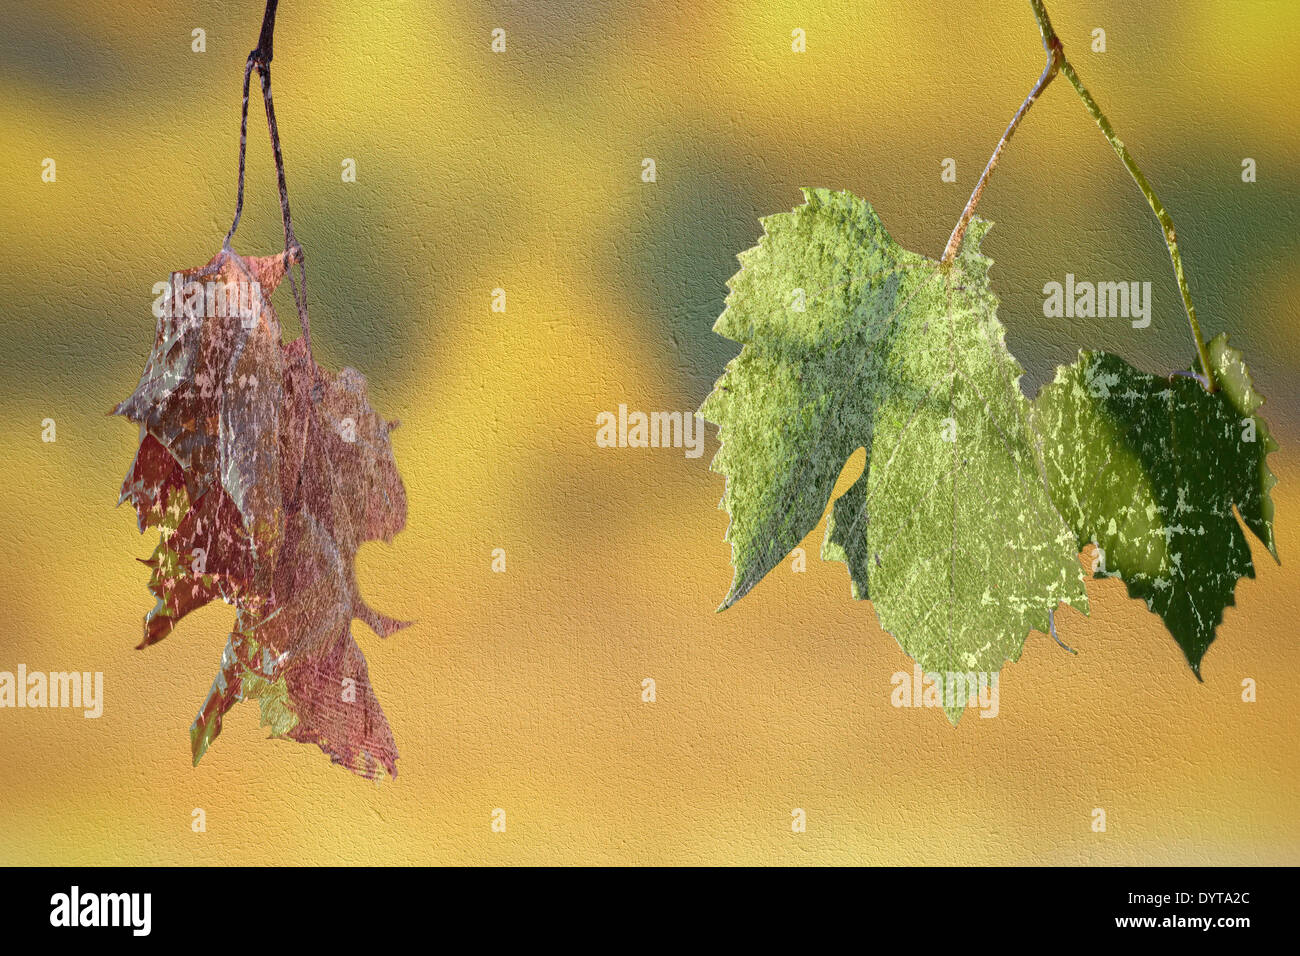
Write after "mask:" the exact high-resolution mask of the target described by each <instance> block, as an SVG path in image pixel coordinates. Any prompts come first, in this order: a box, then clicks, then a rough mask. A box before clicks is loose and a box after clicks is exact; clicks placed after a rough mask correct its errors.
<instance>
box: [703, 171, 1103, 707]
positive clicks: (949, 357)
mask: <svg viewBox="0 0 1300 956" xmlns="http://www.w3.org/2000/svg"><path fill="white" fill-rule="evenodd" d="M804 195H805V199H806V202H805V204H804V205H803V206H800V207H798V208H796V209H795V210H794V211H793V212H789V213H781V214H779V215H775V216H770V217H768V218H766V219H764V220H763V226H764V230H765V234H764V236H763V237H762V238H761V239H760V240H759V243H758V245H757V246H756V247H754V248H753V249H750V250H748V251H747V252H744V253H742V254H741V255H740V257H739V258H740V262H741V270H740V272H739V273H737V274H736V275H735V276H733V277H732V279H731V280H730V282H729V288H730V292H729V294H728V296H727V304H726V308H725V310H724V311H723V313H722V315H721V316H720V317H719V318H718V321H717V323H716V325H715V326H714V330H715V331H716V332H718V333H719V334H721V335H724V336H726V337H727V338H730V339H732V340H734V341H737V342H740V343H742V344H743V346H744V347H743V348H742V349H741V352H740V354H739V355H738V356H737V357H736V358H735V359H734V360H732V362H731V363H730V364H729V365H728V367H727V371H726V373H725V374H724V375H723V377H722V378H721V379H720V380H719V381H718V383H717V386H716V387H715V389H714V391H713V393H712V394H711V395H710V396H709V398H708V399H707V400H706V401H705V403H704V405H703V407H702V408H701V410H700V414H701V415H702V416H703V417H705V418H706V419H708V420H709V421H712V422H714V423H715V424H717V425H718V426H719V431H718V437H719V440H720V441H721V443H722V444H721V448H720V449H719V451H718V453H717V456H716V457H715V458H714V460H713V464H712V468H713V470H715V471H717V472H720V473H722V474H724V475H725V476H726V478H727V482H726V492H725V494H724V497H723V501H722V507H724V508H725V509H726V510H727V511H728V513H729V514H730V516H731V523H730V527H729V528H728V532H727V539H728V540H729V541H730V542H731V545H732V563H733V564H734V566H735V579H734V581H733V583H732V587H731V590H730V593H729V594H728V595H727V597H726V599H725V601H724V602H723V605H722V608H720V609H719V610H721V609H724V608H727V607H730V606H731V605H732V604H734V603H735V602H736V601H738V600H740V598H742V597H744V596H745V594H747V593H748V592H749V591H750V589H751V588H753V587H754V586H755V585H756V584H757V583H758V582H759V580H761V579H762V578H763V576H764V575H766V574H767V573H768V572H769V571H770V570H772V568H773V567H775V566H776V565H777V564H778V563H779V562H780V561H781V560H782V559H783V558H784V557H785V556H786V555H787V554H789V553H790V551H791V550H792V549H793V548H794V547H795V546H796V545H798V543H799V542H800V541H801V540H802V539H803V537H804V536H805V535H807V534H808V533H809V532H810V531H811V530H812V529H813V528H814V527H815V526H816V525H817V523H818V521H820V519H821V516H822V515H823V513H824V512H825V510H826V505H827V502H828V499H829V497H830V495H831V492H832V490H833V488H834V485H835V482H836V479H837V477H838V476H839V474H840V472H841V470H842V468H843V466H844V463H845V461H846V459H848V457H849V456H850V455H851V454H853V452H854V451H855V450H856V449H858V448H864V449H865V450H866V468H865V470H864V472H863V474H862V476H861V477H860V478H859V479H858V480H857V481H856V482H855V483H854V484H853V485H852V486H851V487H850V488H849V490H848V491H847V492H845V493H844V494H843V495H842V496H840V498H838V499H837V500H836V502H835V504H834V507H833V510H832V514H831V518H830V521H829V524H828V528H827V534H826V539H825V543H824V545H823V557H824V558H828V559H835V560H841V561H843V562H844V563H845V564H846V565H847V567H848V571H849V575H850V579H851V581H852V585H853V593H854V595H855V596H856V597H859V598H868V597H869V598H870V599H871V601H872V602H873V604H874V606H875V609H876V614H877V616H878V617H879V619H880V624H881V627H883V628H884V629H885V630H887V631H889V632H890V633H891V634H893V635H894V637H895V638H896V639H897V640H898V642H899V644H900V645H901V646H902V647H903V649H904V650H905V651H906V652H907V653H908V654H909V655H911V656H912V657H914V658H915V659H916V660H917V661H918V662H919V663H920V664H921V666H922V667H923V668H924V669H925V670H926V671H927V672H940V673H942V674H945V675H950V674H956V673H962V674H965V673H971V672H982V673H991V672H996V671H998V670H1000V668H1001V667H1002V664H1003V662H1004V661H1006V660H1008V659H1010V660H1016V659H1017V658H1018V657H1019V656H1020V652H1021V649H1022V647H1023V645H1024V641H1025V637H1026V635H1027V633H1028V632H1029V631H1030V630H1039V631H1044V632H1046V631H1047V630H1048V629H1049V627H1050V617H1049V615H1050V613H1051V612H1052V611H1053V610H1054V609H1055V608H1056V606H1057V604H1058V603H1060V602H1066V603H1069V604H1072V605H1074V606H1076V607H1079V608H1080V609H1086V607H1087V598H1086V595H1085V593H1084V586H1083V576H1082V571H1081V569H1080V567H1079V562H1078V557H1077V555H1078V549H1077V547H1076V545H1075V539H1074V535H1073V533H1072V532H1071V530H1070V529H1069V528H1068V527H1067V526H1066V524H1065V521H1064V520H1063V519H1062V517H1061V516H1060V514H1058V513H1057V511H1056V509H1055V507H1054V506H1053V504H1052V501H1051V499H1050V498H1049V496H1048V492H1047V487H1046V482H1045V479H1044V474H1043V467H1042V462H1041V459H1040V456H1039V450H1038V449H1037V447H1036V444H1035V440H1034V437H1033V432H1032V430H1031V428H1030V407H1029V403H1028V401H1027V400H1026V399H1025V397H1024V394H1023V393H1022V392H1021V390H1020V385H1019V380H1020V376H1021V375H1022V374H1023V370H1022V369H1021V368H1020V366H1019V365H1018V364H1017V363H1016V361H1015V359H1014V358H1013V357H1012V356H1011V354H1010V352H1008V351H1007V348H1006V345H1005V342H1004V334H1003V329H1002V326H1001V324H1000V323H999V322H998V320H997V317H996V315H995V309H996V299H995V298H994V296H993V294H992V292H991V291H990V288H989V277H988V272H989V267H990V266H991V264H992V262H991V260H990V259H988V258H987V257H985V256H983V255H981V254H980V252H979V243H980V240H981V238H982V236H983V235H984V233H985V232H986V231H987V229H988V227H989V224H988V223H986V222H984V221H982V220H979V219H975V220H973V221H972V222H971V225H970V227H969V230H968V232H967V234H966V238H965V241H964V242H963V244H962V246H961V250H960V253H959V254H958V255H957V256H956V257H955V259H954V261H953V263H952V264H951V265H950V266H944V265H941V264H940V263H939V262H937V261H935V260H933V259H928V258H926V257H924V256H920V255H917V254H915V253H912V252H908V251H907V250H905V249H903V248H902V247H901V246H899V245H898V244H897V243H896V242H895V241H894V240H893V239H892V238H891V237H890V236H889V234H888V233H887V232H886V231H885V228H884V226H883V224H882V223H881V221H880V219H879V218H878V217H877V216H876V214H875V212H874V211H873V210H872V208H871V206H870V205H869V204H867V203H866V202H864V201H862V200H860V199H858V198H856V197H855V196H853V195H851V194H850V193H848V192H838V193H835V192H831V191H829V190H825V189H815V190H807V189H806V190H804ZM947 686H949V688H951V684H948V685H947ZM949 694H950V696H948V697H947V699H945V701H944V703H945V710H946V712H947V714H948V717H949V719H950V720H951V721H952V722H953V723H956V722H957V720H958V719H959V718H960V716H961V713H962V711H963V710H964V708H965V705H966V700H965V699H954V695H952V694H951V689H950V691H949Z"/></svg>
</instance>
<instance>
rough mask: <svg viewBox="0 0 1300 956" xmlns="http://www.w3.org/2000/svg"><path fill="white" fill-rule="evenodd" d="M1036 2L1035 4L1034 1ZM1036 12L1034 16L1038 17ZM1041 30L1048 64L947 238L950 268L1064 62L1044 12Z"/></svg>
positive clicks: (998, 146) (1003, 135)
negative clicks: (1005, 155)
mask: <svg viewBox="0 0 1300 956" xmlns="http://www.w3.org/2000/svg"><path fill="white" fill-rule="evenodd" d="M1031 2H1036V0H1031ZM1041 7H1042V4H1041V3H1037V9H1041ZM1037 9H1036V10H1035V13H1037ZM1038 28H1039V30H1040V31H1041V32H1042V34H1043V49H1044V50H1046V51H1047V64H1046V65H1045V66H1044V67H1043V72H1042V75H1041V76H1039V77H1038V82H1037V83H1035V84H1034V87H1033V89H1031V90H1030V91H1029V95H1028V96H1026V97H1025V101H1024V102H1023V103H1021V104H1020V109H1018V110H1016V115H1015V116H1013V117H1011V123H1010V124H1009V125H1008V126H1007V130H1006V132H1005V133H1003V134H1002V138H1001V139H1000V140H998V145H997V147H996V148H995V149H994V150H993V155H992V156H990V157H989V161H988V163H987V165H985V167H984V172H982V173H980V178H979V182H977V183H976V184H975V190H974V192H972V193H971V194H970V199H968V200H966V208H965V209H963V210H962V211H961V218H960V219H958V220H957V225H956V226H954V227H953V230H952V235H951V236H949V237H948V245H947V246H946V247H945V248H944V250H943V258H942V259H941V260H940V261H941V262H943V263H945V264H947V263H950V262H952V261H953V259H955V258H956V257H957V250H958V249H960V248H961V240H962V237H963V236H965V235H966V227H967V226H969V225H970V221H971V217H972V216H974V215H975V207H976V206H977V205H978V204H979V201H980V196H982V195H983V193H984V187H985V186H986V185H988V181H989V177H990V176H991V175H993V170H994V169H995V168H997V165H998V160H999V159H1001V158H1002V150H1003V149H1005V148H1006V145H1007V143H1008V142H1010V141H1011V137H1012V136H1013V135H1015V132H1016V127H1018V126H1019V125H1020V121H1021V120H1022V119H1024V118H1025V114H1026V113H1028V112H1029V107H1031V106H1033V105H1034V101H1035V100H1037V99H1038V97H1039V96H1040V95H1041V94H1042V92H1043V90H1045V89H1047V84H1049V83H1051V82H1052V80H1053V79H1055V78H1056V73H1057V71H1058V70H1059V69H1060V68H1061V65H1062V64H1063V63H1064V62H1065V52H1064V51H1063V50H1062V49H1061V41H1060V40H1059V39H1057V36H1056V33H1055V32H1053V30H1052V24H1051V22H1050V21H1049V20H1048V19H1047V11H1046V10H1044V11H1043V15H1042V18H1041V19H1040V20H1039V22H1038Z"/></svg>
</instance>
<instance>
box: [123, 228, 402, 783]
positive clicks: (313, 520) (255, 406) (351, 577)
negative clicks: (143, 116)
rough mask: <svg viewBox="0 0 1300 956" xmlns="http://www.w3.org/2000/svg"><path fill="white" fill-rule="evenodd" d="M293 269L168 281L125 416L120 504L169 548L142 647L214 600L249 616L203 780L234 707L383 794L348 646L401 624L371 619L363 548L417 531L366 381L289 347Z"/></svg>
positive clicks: (382, 754)
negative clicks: (280, 292)
mask: <svg viewBox="0 0 1300 956" xmlns="http://www.w3.org/2000/svg"><path fill="white" fill-rule="evenodd" d="M284 270H285V256H284V255H275V256H265V257H260V258H256V257H249V258H244V257H240V256H238V255H236V254H234V253H233V252H229V251H222V252H220V253H218V254H217V255H216V256H215V257H214V258H213V259H212V261H211V262H209V263H208V264H207V265H206V266H203V267H202V268H198V269H190V270H186V271H184V272H178V273H175V274H173V276H172V282H171V287H170V289H169V295H168V296H167V297H165V301H164V302H163V310H162V313H163V314H162V315H161V317H160V318H159V320H158V329H157V336H156V340H155V343H154V347H153V351H152V353H151V354H150V356H149V359H148V361H147V363H146V365H145V370H144V373H143V375H142V376H141V379H140V384H139V385H138V386H137V387H136V389H135V391H134V392H133V393H132V394H131V395H130V396H129V397H128V398H127V399H126V400H125V401H123V402H122V403H121V404H120V405H118V406H117V408H115V409H114V413H115V414H119V415H122V416H124V417H126V418H127V419H129V420H131V421H133V422H136V423H137V424H139V425H140V427H141V442H140V448H139V450H138V451H137V453H136V459H135V461H134V462H133V464H132V467H131V470H130V471H129V472H128V474H127V476H126V480H125V481H124V483H123V486H122V495H121V498H120V500H119V503H120V502H121V501H126V500H130V501H131V502H132V504H133V505H134V507H135V509H136V513H137V517H138V520H139V524H140V528H141V530H142V531H143V530H144V529H145V528H147V527H151V526H157V527H159V528H160V529H161V532H162V537H161V540H160V542H159V545H158V548H157V550H156V551H155V552H154V555H153V557H152V558H150V559H149V561H147V562H146V563H147V564H149V566H150V567H151V568H152V569H153V575H152V578H151V580H150V582H149V588H150V590H151V591H152V592H153V593H154V595H155V597H156V598H157V604H156V605H155V607H154V609H153V610H152V611H150V612H149V614H148V616H147V617H146V619H145V637H144V640H143V641H142V643H141V645H140V646H141V647H145V646H147V645H150V644H153V643H156V642H157V641H159V640H162V638H164V637H165V636H166V635H167V634H169V633H170V632H171V631H172V629H173V628H174V627H175V626H176V624H177V622H179V620H180V619H181V618H182V617H184V615H185V614H187V613H188V612H189V611H191V610H193V609H194V608H196V607H200V606H202V605H204V604H206V603H208V602H210V601H212V600H213V599H214V598H221V599H222V600H224V601H226V602H227V603H231V604H234V605H235V607H236V624H235V628H234V630H233V631H232V633H231V635H230V638H229V640H228V642H227V646H226V651H225V653H224V654H223V655H222V662H221V670H220V671H219V673H218V675H217V679H216V681H215V682H214V683H213V686H212V690H211V691H210V693H209V695H208V699H207V700H206V701H205V702H204V705H203V707H202V709H201V710H200V712H199V715H198V717H197V718H196V719H195V722H194V726H193V727H191V743H192V750H193V754H194V760H195V762H196V763H197V762H198V760H199V758H200V757H202V755H203V753H204V752H205V751H206V749H207V747H208V746H209V745H210V744H211V742H212V740H213V739H214V738H215V737H216V736H217V734H218V733H220V730H221V720H222V716H223V715H224V714H225V712H226V711H227V710H229V708H230V707H231V706H233V705H234V704H235V703H236V702H237V701H239V700H244V699H249V698H257V699H258V700H259V701H260V703H261V706H262V720H263V723H264V724H268V725H269V726H270V727H271V730H272V735H273V736H285V737H289V738H291V739H294V740H299V741H303V742H312V743H316V744H318V745H319V746H320V747H321V749H322V750H324V751H325V752H326V753H328V754H329V755H330V756H331V758H332V759H333V760H334V761H336V762H338V763H342V764H344V765H345V766H347V767H349V768H350V769H352V770H354V771H355V772H357V773H359V774H361V775H363V776H367V777H373V776H376V775H377V774H379V773H381V772H384V771H386V772H387V773H389V774H396V760H397V749H396V746H395V745H394V742H393V737H392V732H391V731H390V729H389V727H388V722H387V720H386V719H385V718H384V714H383V710H382V709H381V708H380V706H379V702H378V699H377V698H376V697H375V694H374V691H373V689H372V688H371V686H370V680H369V673H368V669H367V667H366V662H365V658H364V657H363V655H362V653H361V650H360V648H359V647H357V645H356V643H355V641H354V640H353V639H352V634H351V621H352V618H354V617H359V618H361V619H362V620H363V621H365V622H366V623H367V624H368V625H369V626H370V627H371V628H372V629H374V630H375V631H376V632H378V633H379V634H381V635H383V636H388V635H389V634H391V633H393V632H394V631H396V630H398V629H399V628H401V627H403V626H404V624H403V623H402V622H400V621H397V620H394V619H393V618H389V617H386V616H384V615H381V614H379V613H377V612H375V611H374V610H372V609H371V608H369V607H368V606H367V605H366V604H365V603H364V602H363V601H362V600H361V597H360V594H359V589H358V587H357V581H356V553H357V549H358V548H359V547H360V546H361V545H362V544H363V543H364V542H366V541H372V540H384V541H389V540H391V539H392V537H393V535H395V534H396V533H397V532H398V531H400V530H401V529H402V527H403V526H404V525H405V524H406V491H405V489H404V487H403V485H402V480H401V477H400V476H399V474H398V472H397V465H396V462H395V461H394V459H393V451H392V446H391V444H390V441H389V432H390V431H391V430H392V428H393V427H394V425H393V424H390V423H388V422H386V421H384V420H383V419H382V418H380V417H379V416H378V415H377V414H376V413H375V411H374V409H372V408H371V407H370V403H369V399H368V398H367V395H366V383H365V379H364V378H363V377H362V376H361V375H360V373H358V372H356V371H355V370H353V369H350V368H345V369H344V370H343V371H342V372H340V373H339V374H337V375H335V374H333V373H330V372H328V371H326V370H324V369H322V368H320V367H319V366H318V365H316V364H315V362H314V361H313V360H312V358H311V356H310V355H308V353H307V348H306V344H305V342H304V341H303V340H302V339H301V338H299V339H296V340H294V341H293V342H289V343H287V344H282V343H281V341H280V323H279V320H278V318H277V316H276V314H275V310H274V309H273V308H272V307H271V304H270V301H269V297H270V295H271V293H272V292H273V291H274V289H275V287H276V286H277V285H278V284H279V283H280V281H281V279H282V278H283V277H284Z"/></svg>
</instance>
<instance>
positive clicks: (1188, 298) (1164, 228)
mask: <svg viewBox="0 0 1300 956" xmlns="http://www.w3.org/2000/svg"><path fill="white" fill-rule="evenodd" d="M1029 6H1030V7H1031V8H1032V9H1033V11H1034V19H1035V20H1037V21H1038V30H1039V32H1040V33H1041V34H1042V35H1043V49H1045V50H1047V66H1045V67H1044V68H1043V75H1042V76H1040V77H1039V78H1038V82H1037V83H1035V84H1034V88H1033V89H1032V90H1030V91H1029V96H1027V97H1025V101H1024V103H1022V104H1021V106H1020V109H1019V110H1017V111H1016V115H1015V116H1013V117H1012V118H1011V125H1010V126H1008V127H1007V131H1006V132H1005V133H1003V134H1002V139H1001V140H999V141H998V145H997V148H996V149H994V150H993V155H992V156H991V157H989V162H988V165H987V166H985V167H984V172H983V173H982V174H981V175H980V178H979V182H978V183H976V184H975V191H974V192H973V193H971V197H970V199H969V200H968V201H967V203H966V208H965V209H963V210H962V214H961V218H960V219H959V220H957V225H956V227H955V228H954V229H953V231H952V236H951V237H950V238H949V239H948V245H947V248H945V249H944V251H943V259H942V261H943V262H944V263H945V264H946V263H949V262H952V260H953V259H954V258H955V257H956V255H957V250H958V249H959V248H960V247H961V240H962V236H963V235H965V233H966V227H967V226H968V225H969V224H970V220H971V216H972V215H974V212H975V205H976V204H977V203H978V202H979V199H980V194H981V193H983V192H984V186H985V184H986V183H987V182H988V179H989V175H990V174H991V173H992V172H993V168H994V167H995V166H997V163H998V158H999V157H1000V156H1001V155H1002V149H1003V147H1004V146H1006V144H1007V141H1008V140H1009V139H1011V135H1012V134H1013V133H1014V132H1015V131H1016V127H1017V126H1019V125H1020V120H1021V119H1022V118H1023V117H1024V115H1025V113H1026V112H1028V110H1029V107H1030V106H1032V105H1033V102H1034V100H1035V99H1037V98H1038V95H1039V94H1040V93H1042V92H1043V89H1044V88H1045V87H1046V86H1047V84H1048V83H1050V82H1051V81H1052V78H1053V77H1054V76H1055V75H1056V73H1057V71H1058V70H1059V71H1060V72H1061V73H1062V74H1064V76H1065V78H1066V79H1067V80H1069V81H1070V85H1071V86H1073V87H1074V91H1075V92H1076V93H1078V94H1079V99H1080V100H1082V101H1083V105H1084V108H1085V109H1087V111H1088V115H1089V116H1091V117H1092V118H1093V121H1094V122H1095V123H1096V124H1097V127H1098V128H1099V129H1100V130H1101V131H1102V134H1103V135H1104V136H1105V137H1106V140H1107V142H1109V143H1110V145H1111V148H1112V149H1114V150H1115V155H1116V156H1118V157H1119V159H1120V162H1122V163H1123V164H1124V168H1125V169H1127V170H1128V172H1129V175H1130V176H1132V177H1133V181H1134V182H1135V183H1137V186H1138V189H1140V190H1142V195H1143V196H1145V197H1146V200H1147V205H1149V206H1150V207H1151V211H1152V212H1153V213H1155V217H1156V220H1157V221H1158V222H1159V223H1160V231H1161V233H1162V234H1163V236H1164V240H1165V246H1166V247H1167V248H1168V249H1169V259H1170V261H1171V262H1172V263H1173V266H1174V278H1175V279H1176V280H1177V281H1178V291H1179V292H1180V293H1181V294H1182V297H1183V308H1184V309H1185V310H1186V311H1187V324H1188V325H1189V326H1190V327H1191V330H1192V341H1194V342H1195V343H1196V356H1197V358H1198V359H1199V360H1200V363H1201V371H1202V373H1203V375H1199V376H1196V377H1197V379H1198V380H1199V381H1200V382H1201V384H1202V385H1204V386H1205V390H1206V391H1208V392H1213V391H1215V390H1216V389H1217V388H1218V385H1217V383H1216V382H1215V380H1214V370H1213V369H1212V368H1211V367H1210V355H1209V352H1208V351H1207V350H1206V348H1205V340H1204V338H1202V336H1201V326H1200V323H1199V322H1197V321H1196V307H1195V306H1194V305H1192V292H1191V289H1190V288H1189V287H1188V285H1187V274H1186V273H1185V272H1184V270H1183V257H1182V255H1181V254H1180V253H1179V251H1178V233H1177V231H1176V230H1175V229H1174V221H1173V219H1172V218H1171V217H1170V215H1169V212H1168V211H1167V210H1166V209H1165V207H1164V204H1163V203H1161V202H1160V199H1159V198H1158V197H1157V196H1156V193H1155V190H1154V189H1152V188H1151V183H1150V182H1148V181H1147V178H1146V176H1145V175H1143V173H1142V170H1141V169H1139V168H1138V164H1137V161H1136V160H1134V159H1133V155H1132V154H1131V153H1130V152H1129V151H1128V148H1127V147H1126V146H1125V145H1124V141H1123V140H1121V139H1120V138H1119V137H1118V136H1116V135H1115V128H1114V127H1113V126H1111V125H1110V120H1109V119H1107V118H1106V114H1105V113H1103V112H1102V111H1101V107H1100V106H1098V105H1097V101H1096V100H1094V99H1093V98H1092V94H1091V93H1089V92H1088V88H1087V87H1086V86H1084V85H1083V81H1082V80H1080V79H1079V74H1078V73H1077V72H1076V71H1075V69H1074V66H1073V64H1071V63H1070V61H1069V60H1068V59H1067V58H1066V56H1065V48H1064V47H1063V46H1062V45H1061V40H1060V38H1059V37H1058V36H1057V35H1056V31H1055V30H1054V29H1053V28H1052V21H1051V19H1050V18H1049V17H1048V15H1047V7H1046V6H1044V5H1043V0H1029Z"/></svg>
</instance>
